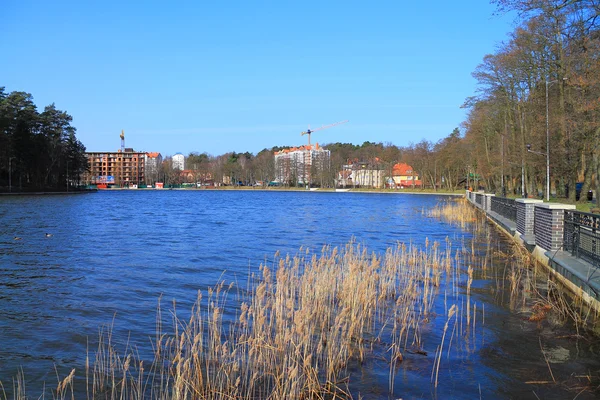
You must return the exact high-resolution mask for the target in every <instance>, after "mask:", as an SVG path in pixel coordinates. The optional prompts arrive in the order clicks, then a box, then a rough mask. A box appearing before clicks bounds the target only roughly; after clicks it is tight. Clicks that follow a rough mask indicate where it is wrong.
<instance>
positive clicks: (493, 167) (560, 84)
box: [463, 0, 600, 199]
mask: <svg viewBox="0 0 600 400" xmlns="http://www.w3.org/2000/svg"><path fill="white" fill-rule="evenodd" d="M495 3H496V5H497V6H498V10H499V12H505V11H516V12H517V14H518V16H519V23H520V24H519V25H518V27H517V28H516V29H515V30H514V31H513V32H512V33H511V34H510V37H509V40H508V41H507V42H506V43H504V44H502V45H501V46H500V47H499V48H498V50H497V51H496V52H495V53H494V54H490V55H487V56H486V57H485V58H484V60H483V62H482V64H481V65H479V66H478V67H477V69H476V71H475V72H474V73H473V76H474V77H475V78H476V79H477V81H478V84H479V91H478V93H477V94H476V96H474V97H472V98H470V99H468V100H467V102H466V104H465V107H467V108H468V110H469V114H468V118H467V121H466V122H465V124H464V128H465V137H464V139H463V141H464V142H465V147H466V148H467V149H468V151H467V152H466V153H465V154H464V158H463V159H464V163H465V164H467V165H468V167H467V168H469V169H470V170H471V171H474V172H476V173H478V174H479V175H480V176H481V179H482V180H483V181H484V182H485V186H486V188H490V189H491V190H496V191H498V192H503V191H512V192H515V193H516V192H518V193H523V192H524V193H530V194H539V193H544V191H545V188H546V181H547V180H546V173H547V168H546V163H547V161H548V159H547V155H548V154H549V163H550V168H549V170H550V183H551V187H552V191H553V192H554V191H556V193H557V194H558V195H559V196H567V197H570V198H572V199H574V197H575V192H576V191H575V190H574V189H575V187H576V185H577V183H580V185H581V184H583V188H581V189H582V190H583V191H587V190H588V189H589V188H591V187H592V186H595V187H594V189H596V193H600V191H599V190H598V189H600V186H599V185H600V182H599V180H598V179H597V178H598V177H599V176H600V175H599V174H600V159H599V152H600V148H599V146H600V30H599V26H598V21H599V20H600V19H599V17H600V2H598V1H596V0H495ZM594 177H595V178H596V179H595V183H594V182H593V178H594Z"/></svg>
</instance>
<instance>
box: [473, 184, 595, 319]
mask: <svg viewBox="0 0 600 400" xmlns="http://www.w3.org/2000/svg"><path fill="white" fill-rule="evenodd" d="M465 196H466V199H467V200H468V201H469V202H470V203H471V204H472V205H473V206H475V207H477V208H478V209H480V210H481V211H482V212H483V213H485V215H486V216H487V218H488V219H489V220H491V221H493V222H494V223H495V224H497V225H498V226H499V227H500V228H501V229H502V230H504V231H505V232H506V233H507V234H508V235H509V236H511V237H513V238H514V239H515V240H516V241H517V242H519V243H520V244H522V245H523V246H524V247H525V248H527V249H528V250H529V251H530V252H531V254H532V255H533V256H534V257H535V258H536V259H537V260H538V261H540V262H541V264H542V265H544V266H545V267H546V268H547V269H548V271H549V272H550V274H551V275H553V276H554V278H555V279H557V280H558V281H559V282H560V283H561V284H563V285H564V286H565V287H566V288H567V289H569V290H570V291H571V292H572V293H574V294H575V295H576V296H577V297H579V298H581V300H582V301H583V302H584V303H585V304H587V305H588V306H589V307H591V308H592V309H593V310H595V311H596V312H599V313H600V215H598V214H591V213H584V212H579V211H576V210H575V206H574V205H571V204H560V203H545V202H543V201H542V200H537V199H507V198H500V197H496V196H495V195H493V194H488V193H484V192H471V191H466V195H465Z"/></svg>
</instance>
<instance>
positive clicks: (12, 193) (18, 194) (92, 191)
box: [0, 189, 98, 196]
mask: <svg viewBox="0 0 600 400" xmlns="http://www.w3.org/2000/svg"><path fill="white" fill-rule="evenodd" d="M97 191H98V189H95V190H94V189H90V190H77V191H69V192H10V193H4V192H2V193H0V196H54V195H55V196H66V195H72V194H88V193H96V192H97Z"/></svg>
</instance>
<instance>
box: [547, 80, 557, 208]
mask: <svg viewBox="0 0 600 400" xmlns="http://www.w3.org/2000/svg"><path fill="white" fill-rule="evenodd" d="M553 82H556V81H552V82H548V80H547V79H546V201H550V118H549V112H548V86H549V85H550V83H553Z"/></svg>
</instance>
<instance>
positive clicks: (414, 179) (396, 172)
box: [392, 163, 422, 187]
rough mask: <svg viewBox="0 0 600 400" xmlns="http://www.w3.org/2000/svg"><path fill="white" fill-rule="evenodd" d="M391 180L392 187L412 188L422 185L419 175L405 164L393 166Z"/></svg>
mask: <svg viewBox="0 0 600 400" xmlns="http://www.w3.org/2000/svg"><path fill="white" fill-rule="evenodd" d="M392 179H393V185H395V186H396V187H413V186H421V185H422V181H421V180H420V179H419V175H418V174H417V173H416V172H415V171H414V170H413V168H412V167H411V166H410V165H408V164H405V163H398V164H395V165H394V168H393V170H392Z"/></svg>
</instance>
